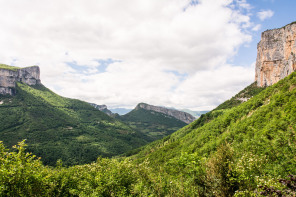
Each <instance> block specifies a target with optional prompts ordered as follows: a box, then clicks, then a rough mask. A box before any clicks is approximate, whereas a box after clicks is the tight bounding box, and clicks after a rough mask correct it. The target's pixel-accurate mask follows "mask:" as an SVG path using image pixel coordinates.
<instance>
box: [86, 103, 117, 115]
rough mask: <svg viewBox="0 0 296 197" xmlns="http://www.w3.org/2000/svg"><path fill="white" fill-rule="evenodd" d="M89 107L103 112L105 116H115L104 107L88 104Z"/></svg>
mask: <svg viewBox="0 0 296 197" xmlns="http://www.w3.org/2000/svg"><path fill="white" fill-rule="evenodd" d="M89 104H90V105H91V106H93V107H94V108H96V109H98V110H100V111H102V112H104V113H105V114H107V115H109V116H111V117H113V116H114V115H115V114H113V113H112V112H111V111H110V110H109V109H108V108H107V106H106V105H97V104H95V103H89Z"/></svg>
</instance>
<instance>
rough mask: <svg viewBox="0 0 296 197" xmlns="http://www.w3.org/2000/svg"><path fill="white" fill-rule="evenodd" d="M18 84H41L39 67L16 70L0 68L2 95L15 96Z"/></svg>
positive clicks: (0, 92) (0, 89) (0, 90)
mask: <svg viewBox="0 0 296 197" xmlns="http://www.w3.org/2000/svg"><path fill="white" fill-rule="evenodd" d="M16 82H23V83H26V84H28V85H36V84H41V81H40V69H39V67H38V66H32V67H27V68H19V69H14V70H10V69H6V68H1V67H0V94H10V95H14V94H15V84H16Z"/></svg>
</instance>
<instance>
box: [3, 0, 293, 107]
mask: <svg viewBox="0 0 296 197" xmlns="http://www.w3.org/2000/svg"><path fill="white" fill-rule="evenodd" d="M295 7H296V1H294V0H293V1H291V0H124V1H123V0H71V1H69V0H9V1H7V0H0V25H1V31H0V44H1V49H0V50H1V53H0V62H1V63H4V64H9V65H14V66H20V67H25V66H30V65H39V66H40V68H41V80H42V83H43V84H44V85H45V86H47V87H48V88H50V89H52V90H53V91H54V92H56V93H58V94H60V95H62V96H66V97H70V98H78V99H81V100H84V101H88V102H93V103H96V104H106V105H107V106H108V107H109V108H116V107H125V108H132V107H134V106H135V105H136V104H137V103H139V102H146V103H149V104H153V105H161V106H167V107H175V108H179V109H182V108H188V109H192V110H210V109H212V108H214V107H215V106H217V105H219V104H220V103H222V102H223V101H225V100H226V99H229V98H231V96H233V95H235V94H236V93H237V92H238V91H240V90H241V89H243V88H244V87H246V86H247V85H249V84H251V83H252V82H253V81H254V76H255V73H254V66H255V61H256V44H257V42H259V40H260V35H261V32H262V31H264V30H266V29H272V28H276V27H281V26H284V25H286V24H288V23H290V22H292V21H295V20H296V14H295V11H294V8H295Z"/></svg>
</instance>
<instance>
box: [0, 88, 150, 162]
mask: <svg viewBox="0 0 296 197" xmlns="http://www.w3.org/2000/svg"><path fill="white" fill-rule="evenodd" d="M0 101H1V102H0V103H1V104H0V117H1V119H0V140H1V141H3V142H4V144H5V145H7V146H8V147H11V146H12V145H14V144H16V143H17V142H19V141H21V140H23V139H27V141H26V143H27V144H28V145H29V146H28V150H29V151H32V152H33V153H34V154H36V155H37V156H41V157H42V161H43V162H44V163H45V164H50V165H54V164H55V163H56V161H57V160H58V159H62V160H63V161H64V164H69V165H74V164H83V163H90V162H91V161H95V160H96V159H97V157H98V156H103V157H106V156H108V157H109V156H114V155H119V154H122V153H124V152H126V151H129V150H132V149H134V148H137V147H139V146H141V145H143V144H145V143H147V141H146V140H145V138H146V137H145V135H144V134H141V133H139V132H137V131H134V130H132V129H131V128H130V127H128V126H127V125H125V124H124V123H122V122H120V121H118V120H115V119H114V118H111V117H109V116H108V115H106V114H105V113H103V112H101V111H99V110H97V109H95V108H93V107H92V106H90V105H89V104H88V103H86V102H83V101H80V100H75V99H68V98H64V97H61V96H59V95H57V94H55V93H53V92H52V91H50V90H49V89H47V88H46V87H44V86H43V85H41V84H39V85H35V86H28V85H27V84H23V83H17V84H16V95H15V96H9V95H0Z"/></svg>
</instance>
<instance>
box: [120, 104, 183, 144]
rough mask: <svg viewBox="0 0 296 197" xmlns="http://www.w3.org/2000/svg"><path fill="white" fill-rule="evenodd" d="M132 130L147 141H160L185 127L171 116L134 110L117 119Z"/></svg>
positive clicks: (139, 109) (141, 109)
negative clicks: (144, 135) (145, 136)
mask: <svg viewBox="0 0 296 197" xmlns="http://www.w3.org/2000/svg"><path fill="white" fill-rule="evenodd" d="M117 118H118V119H119V120H121V121H123V122H124V123H126V124H128V125H129V126H130V127H131V128H133V129H134V130H137V131H138V132H141V133H144V134H146V135H147V136H148V137H149V138H146V139H147V140H148V141H150V142H151V141H154V140H156V139H161V138H163V137H165V136H168V135H170V134H172V133H173V132H175V131H177V130H178V129H180V128H182V127H184V126H186V123H184V122H182V121H181V120H178V119H176V118H174V117H172V116H168V115H165V114H162V113H159V112H155V111H150V110H145V109H143V108H136V109H134V110H132V111H131V112H129V113H127V114H126V115H123V116H118V117H117Z"/></svg>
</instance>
